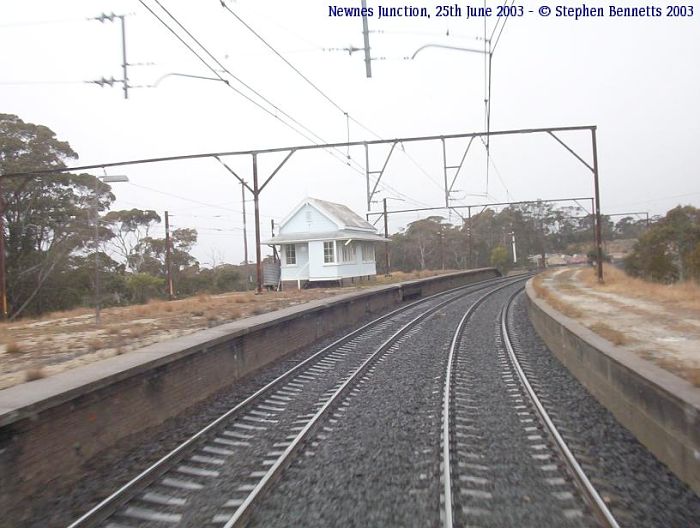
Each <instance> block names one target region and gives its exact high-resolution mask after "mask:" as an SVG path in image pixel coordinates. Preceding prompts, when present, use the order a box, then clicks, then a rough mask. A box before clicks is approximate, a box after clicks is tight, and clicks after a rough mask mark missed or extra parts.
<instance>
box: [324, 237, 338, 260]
mask: <svg viewBox="0 0 700 528" xmlns="http://www.w3.org/2000/svg"><path fill="white" fill-rule="evenodd" d="M326 244H330V250H331V257H332V258H333V260H326V256H327V255H326ZM336 255H337V251H336V247H335V240H326V241H324V242H323V263H324V264H335V263H336V262H337V260H336Z"/></svg>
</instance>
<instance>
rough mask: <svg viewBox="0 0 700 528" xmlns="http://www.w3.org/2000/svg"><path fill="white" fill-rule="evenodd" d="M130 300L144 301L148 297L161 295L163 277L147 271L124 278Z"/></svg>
mask: <svg viewBox="0 0 700 528" xmlns="http://www.w3.org/2000/svg"><path fill="white" fill-rule="evenodd" d="M126 285H127V288H128V289H129V295H130V297H131V302H133V303H145V302H147V301H148V300H149V299H153V298H155V297H162V296H163V290H164V288H165V279H163V278H161V277H154V276H153V275H149V274H147V273H134V274H133V275H130V276H129V277H127V279H126Z"/></svg>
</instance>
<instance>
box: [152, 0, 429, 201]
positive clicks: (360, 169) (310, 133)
mask: <svg viewBox="0 0 700 528" xmlns="http://www.w3.org/2000/svg"><path fill="white" fill-rule="evenodd" d="M139 2H140V3H141V5H143V6H144V7H145V8H146V9H147V10H148V11H149V12H150V13H151V14H152V15H153V16H154V17H155V18H156V19H157V20H158V21H159V22H160V23H161V24H162V25H163V26H165V27H166V28H167V29H168V31H170V32H171V33H172V34H173V35H174V36H175V37H176V38H177V39H178V40H179V41H180V42H181V43H182V44H183V45H184V46H185V47H186V48H187V49H188V50H189V51H190V52H191V53H192V54H193V55H195V56H196V57H197V58H198V59H199V60H200V62H202V64H204V65H205V66H206V67H207V68H208V69H209V70H210V71H211V72H212V73H213V74H214V75H215V76H216V77H217V78H218V79H220V80H221V81H223V82H224V83H225V84H226V85H227V86H228V87H229V88H230V89H232V90H233V91H234V92H236V93H237V94H239V95H241V96H242V97H244V98H245V99H246V100H248V101H249V102H251V103H253V104H254V105H255V106H256V107H258V108H259V109H261V110H263V111H264V112H265V113H267V114H269V115H271V116H272V117H274V118H275V119H277V120H278V121H280V122H281V123H283V124H284V125H285V126H287V127H288V128H290V129H291V130H293V131H294V132H296V133H298V134H299V135H301V136H302V137H304V138H305V139H307V140H308V141H310V142H311V143H313V144H316V145H318V144H319V143H327V141H326V140H325V139H324V138H323V137H322V136H320V135H318V134H316V133H315V132H313V131H312V130H311V129H309V128H308V127H306V126H305V125H303V124H302V123H300V122H299V121H298V120H296V119H295V118H294V117H292V116H291V115H290V114H288V113H287V112H285V111H284V110H283V109H282V108H280V107H279V106H278V105H276V104H275V103H273V102H272V101H270V100H269V99H268V98H266V97H265V96H264V95H262V94H261V93H260V92H258V91H257V90H255V89H254V88H253V87H252V86H250V85H249V84H248V83H246V82H244V81H243V80H241V79H240V78H239V77H237V76H236V75H234V74H233V73H232V72H231V71H230V70H229V69H228V68H227V67H226V66H225V65H224V64H222V63H221V61H219V60H218V59H217V58H216V57H215V56H214V54H213V53H212V52H210V51H209V50H208V49H207V47H206V46H204V45H203V44H202V43H201V42H200V41H199V40H198V39H197V38H196V37H195V36H194V35H193V34H192V33H191V32H190V31H189V30H188V29H187V28H185V26H184V25H183V24H182V23H181V22H180V21H179V20H178V19H177V18H176V17H175V16H174V15H173V14H172V13H171V12H170V11H169V10H168V9H166V8H165V7H164V6H163V5H162V4H161V3H160V2H159V1H158V0H155V3H156V4H157V5H158V6H159V7H160V8H161V9H162V10H163V12H165V13H166V14H167V15H168V16H169V17H170V18H171V19H172V20H173V21H174V22H175V24H177V26H178V27H179V28H180V29H181V30H182V31H183V32H184V33H185V34H186V35H187V36H188V37H189V38H190V39H192V41H193V42H194V43H195V44H196V45H197V46H198V47H199V48H200V49H201V50H203V52H204V54H206V56H208V57H209V58H210V59H211V60H212V61H213V62H214V63H215V64H216V65H217V66H219V68H220V69H221V70H222V71H224V72H225V73H226V74H228V75H229V76H231V77H232V78H233V79H235V80H236V81H238V82H239V83H240V84H241V85H242V86H244V87H245V88H247V89H248V90H250V91H251V92H252V93H253V94H255V95H256V96H257V97H259V98H260V99H262V100H263V101H264V102H265V103H267V104H268V105H270V106H271V107H272V108H274V109H275V110H276V111H277V112H279V113H280V114H282V115H283V116H285V117H286V118H287V119H289V120H290V121H291V122H292V123H294V124H295V125H297V126H294V125H293V124H291V123H289V122H287V121H285V120H284V119H282V118H281V117H280V116H279V115H277V114H276V113H275V112H273V111H271V110H270V109H269V108H266V107H265V106H263V105H262V104H260V103H259V102H258V101H255V100H254V99H253V98H252V97H250V96H248V95H247V94H245V93H243V92H242V91H241V90H239V89H237V88H236V87H235V86H233V85H231V83H230V82H229V81H228V80H226V79H225V78H224V77H223V76H222V75H221V74H220V73H219V70H217V69H216V68H214V67H213V66H212V65H211V64H209V62H208V61H207V60H206V59H205V58H204V57H203V56H202V55H201V54H200V53H199V52H197V50H195V49H194V48H193V47H192V45H190V44H189V43H188V42H187V41H186V40H185V39H184V38H182V36H181V35H179V34H178V32H177V31H175V29H173V28H172V27H171V26H170V25H169V24H168V23H167V22H166V21H165V20H163V18H162V17H160V16H159V15H158V14H157V13H156V12H155V11H154V10H153V9H151V7H149V6H148V5H147V4H146V3H145V1H144V0H139ZM352 120H353V122H356V123H357V124H358V125H360V126H362V127H363V128H365V129H367V128H366V127H365V126H364V125H362V124H361V123H359V122H358V121H357V120H355V119H352ZM297 127H299V128H301V129H303V130H305V131H307V132H308V133H305V132H304V131H303V130H299V128H297ZM310 136H313V137H310ZM326 151H327V152H328V153H329V154H330V155H332V156H333V157H334V158H336V159H337V160H338V161H340V162H342V163H343V165H345V166H348V167H349V168H350V169H351V170H354V171H355V172H357V173H358V174H361V175H362V176H363V177H364V175H365V172H364V168H363V167H362V166H360V165H359V164H358V163H357V162H355V161H354V160H348V159H347V158H346V157H345V155H344V154H343V153H342V152H341V151H340V150H339V149H338V148H335V147H332V148H330V149H326ZM351 164H352V165H351ZM380 187H382V188H384V189H390V190H391V191H392V192H396V193H398V194H401V195H402V196H406V195H404V194H403V193H400V192H399V191H397V190H396V189H393V188H390V187H389V186H387V185H386V184H380ZM407 198H408V199H410V200H411V201H412V202H415V203H420V202H417V201H416V200H414V199H412V198H410V197H407Z"/></svg>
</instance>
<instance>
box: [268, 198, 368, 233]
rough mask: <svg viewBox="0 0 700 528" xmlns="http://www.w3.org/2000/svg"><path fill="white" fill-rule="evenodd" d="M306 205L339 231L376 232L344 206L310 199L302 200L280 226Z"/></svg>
mask: <svg viewBox="0 0 700 528" xmlns="http://www.w3.org/2000/svg"><path fill="white" fill-rule="evenodd" d="M307 204H309V205H311V206H312V207H314V208H315V209H317V210H318V211H319V212H320V213H321V214H323V215H325V216H327V217H328V218H329V219H330V220H331V221H332V222H334V223H335V224H336V225H337V226H338V228H339V229H359V230H362V231H370V232H372V233H374V232H376V229H375V228H374V226H373V225H372V224H370V223H369V222H367V221H366V220H365V219H364V218H362V217H361V216H360V215H358V214H357V213H355V212H354V211H352V210H351V209H350V208H349V207H347V206H346V205H343V204H339V203H334V202H327V201H325V200H319V199H318V198H310V197H307V198H304V199H303V200H302V201H301V203H300V204H299V205H297V206H296V207H295V208H294V209H292V211H291V212H290V213H289V214H288V215H287V216H286V217H285V219H284V220H282V222H281V224H280V226H284V225H285V224H286V223H287V222H288V221H289V220H291V219H292V218H293V217H294V215H296V214H297V213H298V212H299V210H300V209H301V208H302V207H304V206H305V205H307Z"/></svg>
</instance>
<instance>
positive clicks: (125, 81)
mask: <svg viewBox="0 0 700 528" xmlns="http://www.w3.org/2000/svg"><path fill="white" fill-rule="evenodd" d="M125 17H126V15H115V14H114V13H111V14H109V15H108V14H107V13H102V14H101V15H100V16H96V17H94V18H92V19H91V20H98V21H99V22H101V23H104V22H105V21H107V20H109V21H110V22H114V19H115V18H118V19H119V21H120V22H121V33H122V79H114V78H112V81H111V82H109V81H108V80H106V79H104V78H103V81H104V82H103V83H102V84H101V83H100V82H98V83H97V84H100V85H103V84H109V85H110V86H111V85H112V83H113V82H115V81H116V82H120V83H122V88H123V90H124V99H128V98H129V74H128V66H129V63H128V62H127V60H126V20H125Z"/></svg>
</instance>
